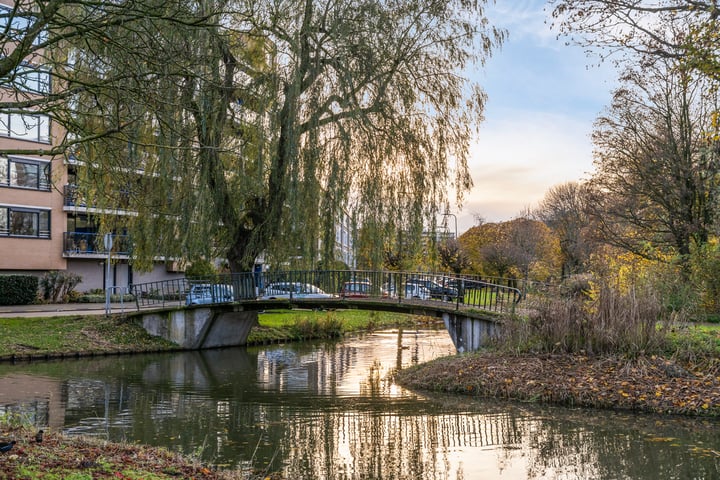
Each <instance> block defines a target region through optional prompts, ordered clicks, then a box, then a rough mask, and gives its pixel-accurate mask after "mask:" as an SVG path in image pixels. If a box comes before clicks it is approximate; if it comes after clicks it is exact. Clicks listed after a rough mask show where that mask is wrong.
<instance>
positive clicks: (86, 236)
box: [63, 232, 131, 255]
mask: <svg viewBox="0 0 720 480" xmlns="http://www.w3.org/2000/svg"><path fill="white" fill-rule="evenodd" d="M63 242H64V243H63V252H64V253H66V254H72V255H99V254H107V253H108V252H107V250H106V249H105V242H104V236H103V235H100V234H98V233H86V232H65V233H64V234H63ZM130 250H131V243H130V236H129V235H113V247H112V253H113V254H114V255H130Z"/></svg>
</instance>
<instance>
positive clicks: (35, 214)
mask: <svg viewBox="0 0 720 480" xmlns="http://www.w3.org/2000/svg"><path fill="white" fill-rule="evenodd" d="M0 235H2V236H9V237H35V238H50V210H40V209H34V208H23V207H6V206H2V205H0Z"/></svg>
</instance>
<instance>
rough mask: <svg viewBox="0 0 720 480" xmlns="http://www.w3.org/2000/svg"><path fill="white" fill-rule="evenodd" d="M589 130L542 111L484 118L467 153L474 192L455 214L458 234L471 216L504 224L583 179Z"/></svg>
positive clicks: (589, 157)
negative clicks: (552, 190)
mask: <svg viewBox="0 0 720 480" xmlns="http://www.w3.org/2000/svg"><path fill="white" fill-rule="evenodd" d="M590 127H591V125H590V124H589V123H588V122H584V123H580V122H578V121H577V118H575V117H573V116H572V115H564V114H557V113H552V112H543V111H531V110H515V109H507V110H504V111H502V112H498V115H494V116H493V117H491V118H489V119H488V122H487V123H486V124H485V125H484V128H483V129H482V131H481V135H480V138H479V139H478V140H477V142H476V143H475V144H474V145H473V146H472V148H471V157H470V163H469V166H470V171H471V173H472V176H473V182H474V187H473V189H472V190H471V191H470V193H469V195H467V198H466V202H465V203H464V205H463V209H462V211H461V212H460V214H458V230H459V231H461V232H462V231H464V230H467V228H469V227H471V226H472V225H473V224H474V223H475V221H474V216H475V215H480V216H482V217H483V218H484V219H485V220H486V221H503V220H510V219H512V218H514V217H516V216H517V215H518V214H519V213H520V212H521V211H522V210H523V209H525V208H527V207H534V206H536V205H537V203H538V202H539V201H540V200H541V199H542V198H543V196H544V195H545V193H546V192H547V190H548V189H549V188H550V187H552V186H554V185H558V184H561V183H565V182H568V181H577V180H581V179H583V178H588V177H589V175H590V174H591V172H592V144H591V141H590V137H589V135H590ZM461 226H462V228H461Z"/></svg>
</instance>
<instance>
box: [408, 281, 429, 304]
mask: <svg viewBox="0 0 720 480" xmlns="http://www.w3.org/2000/svg"><path fill="white" fill-rule="evenodd" d="M405 298H417V299H419V300H430V298H432V295H431V294H430V290H428V289H427V288H425V287H423V286H422V285H417V284H415V283H406V284H405Z"/></svg>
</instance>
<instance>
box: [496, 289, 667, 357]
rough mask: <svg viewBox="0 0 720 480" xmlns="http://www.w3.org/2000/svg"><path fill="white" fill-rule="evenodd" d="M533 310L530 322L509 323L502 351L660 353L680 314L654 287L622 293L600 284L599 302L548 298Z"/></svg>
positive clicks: (627, 354)
mask: <svg viewBox="0 0 720 480" xmlns="http://www.w3.org/2000/svg"><path fill="white" fill-rule="evenodd" d="M530 311H531V313H530V315H529V319H528V320H524V319H514V320H513V321H511V322H510V323H509V324H508V326H507V328H506V329H505V331H504V332H503V335H502V336H501V337H500V339H499V342H500V346H501V347H502V348H505V349H511V350H515V351H528V350H531V351H541V352H552V353H585V354H590V355H593V354H618V355H625V356H629V357H634V356H637V355H641V354H644V353H651V352H657V353H659V352H662V351H664V350H665V348H666V346H667V338H666V333H667V332H668V331H669V328H668V327H669V324H670V323H672V322H673V321H674V320H675V318H676V316H677V314H676V312H672V311H670V310H668V309H667V308H666V307H665V305H664V304H663V302H662V301H661V300H660V299H659V298H658V295H657V294H656V292H655V291H654V290H652V289H647V288H642V289H641V288H639V287H638V288H637V289H636V288H629V289H627V290H624V291H620V290H619V289H618V288H617V287H616V286H611V285H609V284H608V283H601V284H600V285H597V286H596V292H595V298H594V299H588V298H587V297H584V296H574V297H557V296H556V297H545V298H542V299H540V300H539V301H538V302H537V303H536V304H535V305H532V307H531V308H530ZM659 327H662V328H659Z"/></svg>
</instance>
